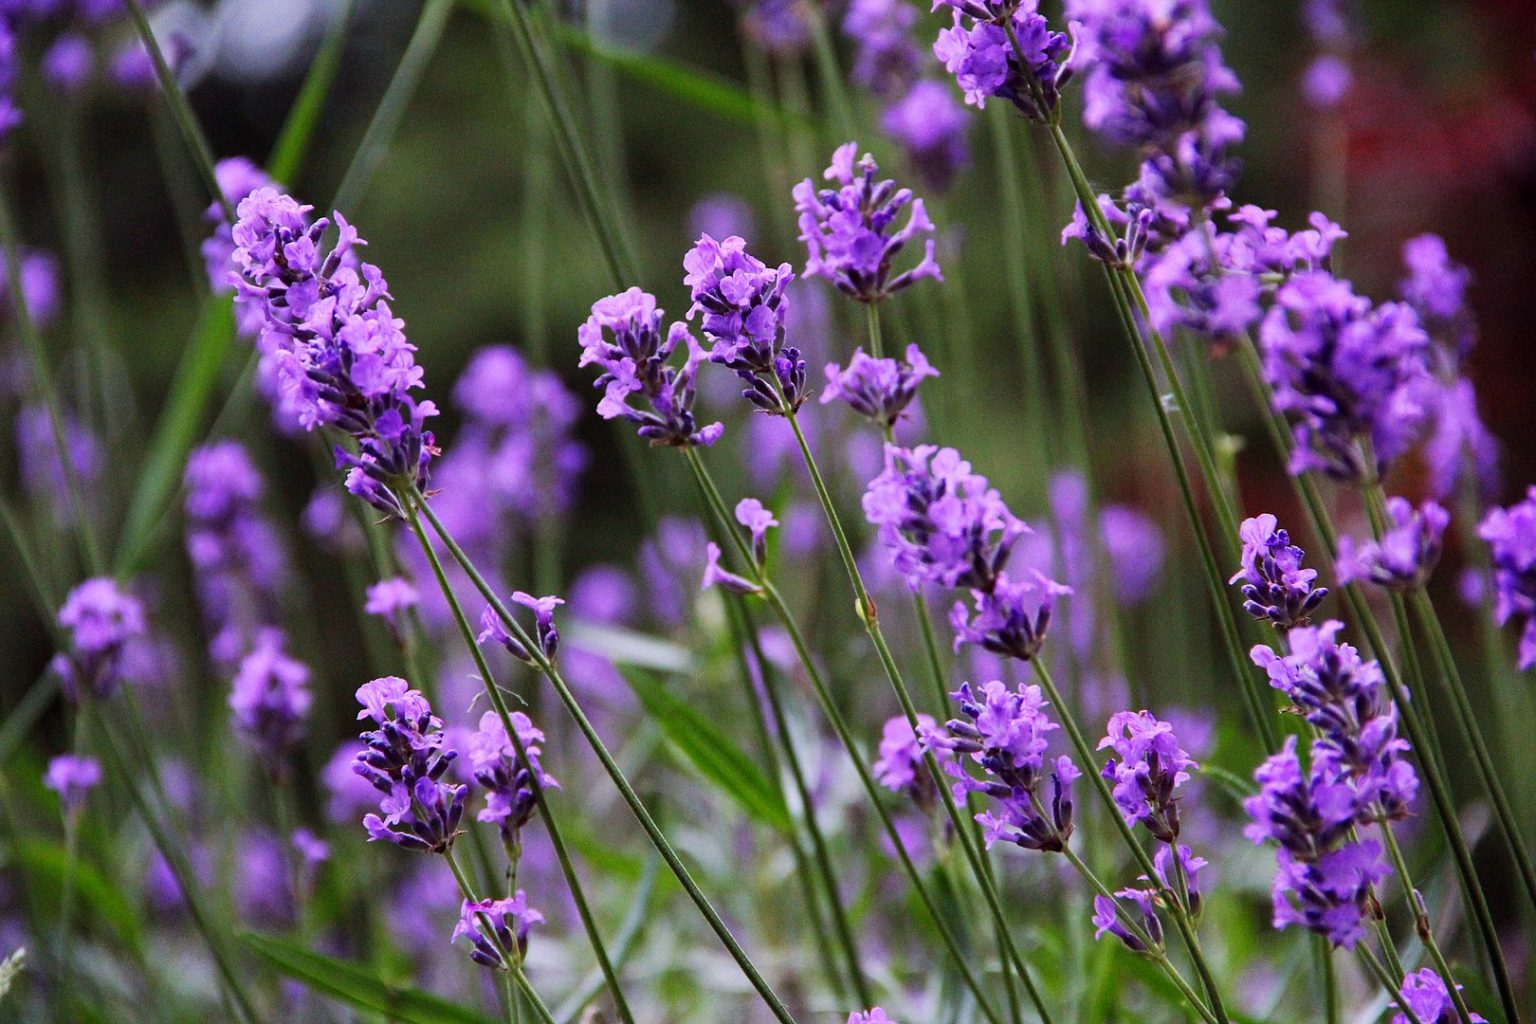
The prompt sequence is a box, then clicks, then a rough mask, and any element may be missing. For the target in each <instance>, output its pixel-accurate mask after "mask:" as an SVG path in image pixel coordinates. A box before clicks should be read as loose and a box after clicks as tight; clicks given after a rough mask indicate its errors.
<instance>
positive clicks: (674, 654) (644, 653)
mask: <svg viewBox="0 0 1536 1024" xmlns="http://www.w3.org/2000/svg"><path fill="white" fill-rule="evenodd" d="M561 633H562V634H563V635H564V637H565V640H566V642H567V643H569V644H570V645H571V646H573V647H580V648H581V649H582V650H584V651H588V652H590V653H592V654H600V655H602V656H603V657H605V658H607V659H608V660H610V661H613V662H616V663H618V664H620V665H637V666H639V667H640V668H647V669H653V670H655V671H657V672H675V673H677V674H678V675H688V674H689V673H691V672H692V671H693V655H692V654H691V653H690V652H689V650H688V648H686V647H684V646H683V645H681V644H675V643H672V642H671V641H670V640H662V639H660V638H659V637H654V636H650V635H648V634H645V633H637V632H635V631H634V630H630V629H623V628H621V627H618V626H610V625H603V624H600V623H595V622H582V621H580V620H577V621H575V622H572V623H571V624H570V625H569V626H564V627H561Z"/></svg>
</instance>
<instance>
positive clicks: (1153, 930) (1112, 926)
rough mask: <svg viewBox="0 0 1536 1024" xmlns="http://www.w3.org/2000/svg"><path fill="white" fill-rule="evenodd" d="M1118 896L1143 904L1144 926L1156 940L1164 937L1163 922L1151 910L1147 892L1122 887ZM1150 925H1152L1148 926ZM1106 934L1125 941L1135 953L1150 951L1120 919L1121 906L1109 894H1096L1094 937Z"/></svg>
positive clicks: (1101, 936) (1097, 937)
mask: <svg viewBox="0 0 1536 1024" xmlns="http://www.w3.org/2000/svg"><path fill="white" fill-rule="evenodd" d="M1115 895H1116V896H1119V897H1122V898H1124V899H1128V900H1134V901H1135V902H1136V903H1137V905H1138V906H1142V907H1143V909H1144V913H1143V914H1142V927H1143V928H1144V929H1146V930H1147V931H1148V932H1149V933H1150V936H1151V937H1153V939H1154V941H1161V939H1162V930H1163V926H1162V922H1161V921H1159V920H1158V919H1157V915H1156V914H1155V913H1152V912H1151V909H1152V907H1151V903H1150V901H1149V900H1148V899H1147V893H1145V892H1143V891H1142V890H1140V889H1122V890H1120V891H1119V892H1117V893H1115ZM1148 926H1150V927H1148ZM1105 935H1113V936H1114V937H1115V938H1117V939H1119V940H1120V941H1121V942H1123V943H1125V948H1126V949H1129V950H1130V951H1131V952H1133V953H1146V952H1148V948H1147V944H1146V943H1145V942H1143V941H1142V940H1141V939H1139V938H1137V937H1136V936H1135V935H1134V934H1133V933H1132V932H1131V930H1130V929H1129V928H1127V927H1126V926H1125V925H1124V924H1122V923H1121V921H1120V913H1119V907H1118V906H1116V904H1115V901H1114V900H1112V899H1110V898H1109V897H1108V896H1095V897H1094V898H1093V937H1094V938H1095V939H1102V938H1103V937H1104V936H1105Z"/></svg>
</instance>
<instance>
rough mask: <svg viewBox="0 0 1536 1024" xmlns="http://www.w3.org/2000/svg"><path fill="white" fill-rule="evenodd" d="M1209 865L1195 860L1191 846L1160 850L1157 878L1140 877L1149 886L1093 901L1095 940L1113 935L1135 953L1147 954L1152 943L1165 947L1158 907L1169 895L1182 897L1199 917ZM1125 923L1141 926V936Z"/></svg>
mask: <svg viewBox="0 0 1536 1024" xmlns="http://www.w3.org/2000/svg"><path fill="white" fill-rule="evenodd" d="M1175 850H1177V854H1175V852H1174V851H1175ZM1175 855H1176V856H1177V857H1178V861H1177V864H1175V861H1174V859H1173V858H1174V856H1175ZM1207 863H1208V862H1207V861H1206V859H1205V858H1204V857H1197V856H1195V855H1194V853H1192V852H1191V851H1190V849H1189V847H1187V846H1177V847H1175V846H1160V847H1158V849H1157V853H1156V854H1155V855H1154V856H1153V858H1152V875H1153V877H1151V878H1148V877H1147V876H1146V875H1141V876H1139V880H1140V881H1141V882H1144V883H1147V884H1146V885H1145V886H1141V887H1138V886H1132V887H1130V888H1126V889H1121V890H1119V891H1117V892H1116V893H1115V899H1111V898H1110V897H1108V896H1102V895H1101V896H1095V897H1094V898H1093V927H1094V936H1093V937H1094V938H1095V939H1102V938H1103V937H1104V936H1105V935H1113V936H1114V937H1115V938H1117V939H1119V940H1120V941H1121V942H1123V943H1125V946H1126V948H1127V949H1129V950H1131V951H1132V952H1133V953H1145V952H1147V951H1148V949H1149V947H1148V945H1147V943H1148V942H1151V943H1152V945H1153V946H1161V945H1162V943H1163V923H1162V920H1161V919H1160V918H1159V917H1158V915H1157V906H1158V904H1159V903H1160V902H1162V901H1164V900H1166V899H1167V897H1166V896H1165V895H1164V894H1165V893H1175V894H1180V893H1182V895H1180V896H1179V897H1178V898H1179V899H1180V900H1187V903H1188V907H1189V912H1190V914H1192V915H1193V914H1198V913H1199V912H1200V902H1201V899H1200V870H1201V869H1202V868H1204V867H1205V866H1206V864H1207ZM1170 869H1171V870H1170ZM1116 899H1118V900H1123V901H1125V902H1126V903H1128V904H1130V905H1131V906H1132V907H1134V908H1135V910H1136V913H1137V915H1138V917H1137V918H1131V917H1130V916H1129V913H1128V912H1125V911H1123V910H1122V908H1121V907H1119V906H1117V905H1116ZM1122 915H1124V919H1122ZM1138 918H1139V919H1138ZM1124 920H1133V921H1136V923H1137V924H1138V925H1139V926H1140V934H1137V933H1136V932H1133V931H1131V930H1130V929H1129V928H1128V927H1126V925H1125V923H1124Z"/></svg>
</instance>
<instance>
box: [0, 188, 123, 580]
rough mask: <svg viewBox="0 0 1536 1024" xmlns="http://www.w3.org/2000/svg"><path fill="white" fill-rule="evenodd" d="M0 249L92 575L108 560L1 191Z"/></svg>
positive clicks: (9, 297)
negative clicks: (87, 498)
mask: <svg viewBox="0 0 1536 1024" xmlns="http://www.w3.org/2000/svg"><path fill="white" fill-rule="evenodd" d="M0 249H4V257H5V283H6V293H7V294H6V298H7V300H8V301H9V303H10V306H11V310H12V312H13V314H14V315H15V318H16V330H17V333H18V334H20V335H21V343H22V347H23V348H25V349H26V350H27V359H28V362H29V363H30V364H31V366H30V369H31V371H32V378H33V380H32V383H33V387H34V388H35V389H36V391H37V392H38V396H39V397H40V398H41V399H42V402H43V407H44V408H45V409H46V410H47V411H48V429H49V431H50V432H51V433H52V435H53V444H54V447H55V449H56V450H57V452H58V457H59V465H60V466H62V467H63V469H64V484H65V489H66V490H67V491H68V493H69V503H70V505H71V507H72V511H73V513H74V520H75V524H74V525H75V533H76V535H77V537H78V539H79V542H80V550H81V554H82V555H83V556H84V559H85V564H86V565H87V566H88V567H89V569H90V571H91V575H93V576H98V575H100V574H101V572H102V568H103V566H104V565H105V564H106V563H105V562H103V561H102V553H101V545H100V544H99V543H98V542H97V539H96V530H95V527H94V526H92V524H91V517H90V513H89V511H88V510H87V508H86V504H85V491H84V489H83V488H82V487H81V486H80V474H79V473H78V472H76V470H75V462H74V459H73V458H71V457H70V451H71V449H70V447H69V435H68V432H67V431H66V430H65V427H64V413H63V410H62V409H60V407H59V394H58V389H57V388H56V387H55V383H54V379H53V371H52V370H51V369H50V368H49V366H48V353H47V350H46V349H44V347H43V341H42V338H41V337H40V336H39V334H38V332H37V321H36V320H34V319H33V317H32V311H31V310H30V309H28V308H27V297H26V292H25V289H23V288H22V283H21V239H20V237H19V236H18V235H17V232H16V222H15V220H14V219H13V218H12V216H11V204H10V200H9V199H7V198H6V197H5V196H4V195H3V194H0Z"/></svg>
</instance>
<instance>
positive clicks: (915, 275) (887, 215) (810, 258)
mask: <svg viewBox="0 0 1536 1024" xmlns="http://www.w3.org/2000/svg"><path fill="white" fill-rule="evenodd" d="M857 158H858V143H856V142H847V143H844V144H843V145H841V146H839V147H837V150H836V151H835V152H834V153H833V154H832V164H831V166H829V167H828V168H827V169H826V172H825V173H824V174H823V177H824V178H826V179H827V180H828V181H831V182H834V183H836V185H837V187H836V188H835V189H832V188H824V189H819V190H818V189H817V188H816V186H815V184H814V183H813V182H812V181H811V179H810V178H806V179H805V180H804V181H802V182H801V183H800V184H798V185H796V186H795V188H794V198H795V212H796V213H797V214H799V224H800V240H801V241H802V242H804V243H805V247H806V252H807V256H806V262H805V274H806V276H807V277H823V278H826V279H827V280H828V281H831V282H832V284H833V285H835V286H836V287H837V289H838V290H839V291H841V292H843V293H844V294H846V295H850V296H852V297H853V298H855V299H858V300H859V301H860V302H878V301H880V300H882V299H884V298H885V297H886V296H888V295H891V294H893V293H895V292H899V291H901V290H902V289H904V288H907V287H910V286H911V285H913V284H915V283H916V282H918V281H920V280H922V279H923V278H925V277H931V278H934V279H935V280H940V281H942V280H943V279H944V278H943V275H942V274H941V273H940V272H939V264H938V262H937V261H935V260H934V258H933V239H932V238H928V239H926V240H925V242H924V248H923V257H922V259H921V260H919V261H918V263H917V264H916V265H915V266H913V267H912V268H911V269H909V270H904V271H902V272H900V273H896V274H895V276H894V277H893V276H892V274H893V272H894V270H895V268H894V267H893V265H892V263H893V261H894V260H895V258H896V256H897V255H898V254H899V253H900V252H901V250H902V249H904V248H905V247H906V245H907V243H908V242H910V241H912V240H913V239H914V238H916V237H917V236H919V235H922V234H930V235H931V234H932V233H933V230H934V227H933V222H932V221H931V220H929V219H928V213H927V211H926V210H925V209H924V207H923V201H922V200H921V199H917V198H914V197H913V195H912V190H911V189H909V188H897V187H896V183H895V182H894V181H891V180H889V179H887V180H885V181H876V180H875V175H877V174H878V173H879V171H880V168H879V166H878V165H877V164H876V163H875V161H874V158H873V157H871V156H869V155H868V154H865V156H864V158H863V159H862V160H859V159H857ZM909 207H910V209H908V208H909ZM904 209H907V210H908V213H907V220H906V223H905V224H902V225H899V226H898V224H897V221H898V220H899V219H900V217H901V212H902V210H904ZM706 329H707V326H706Z"/></svg>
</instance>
